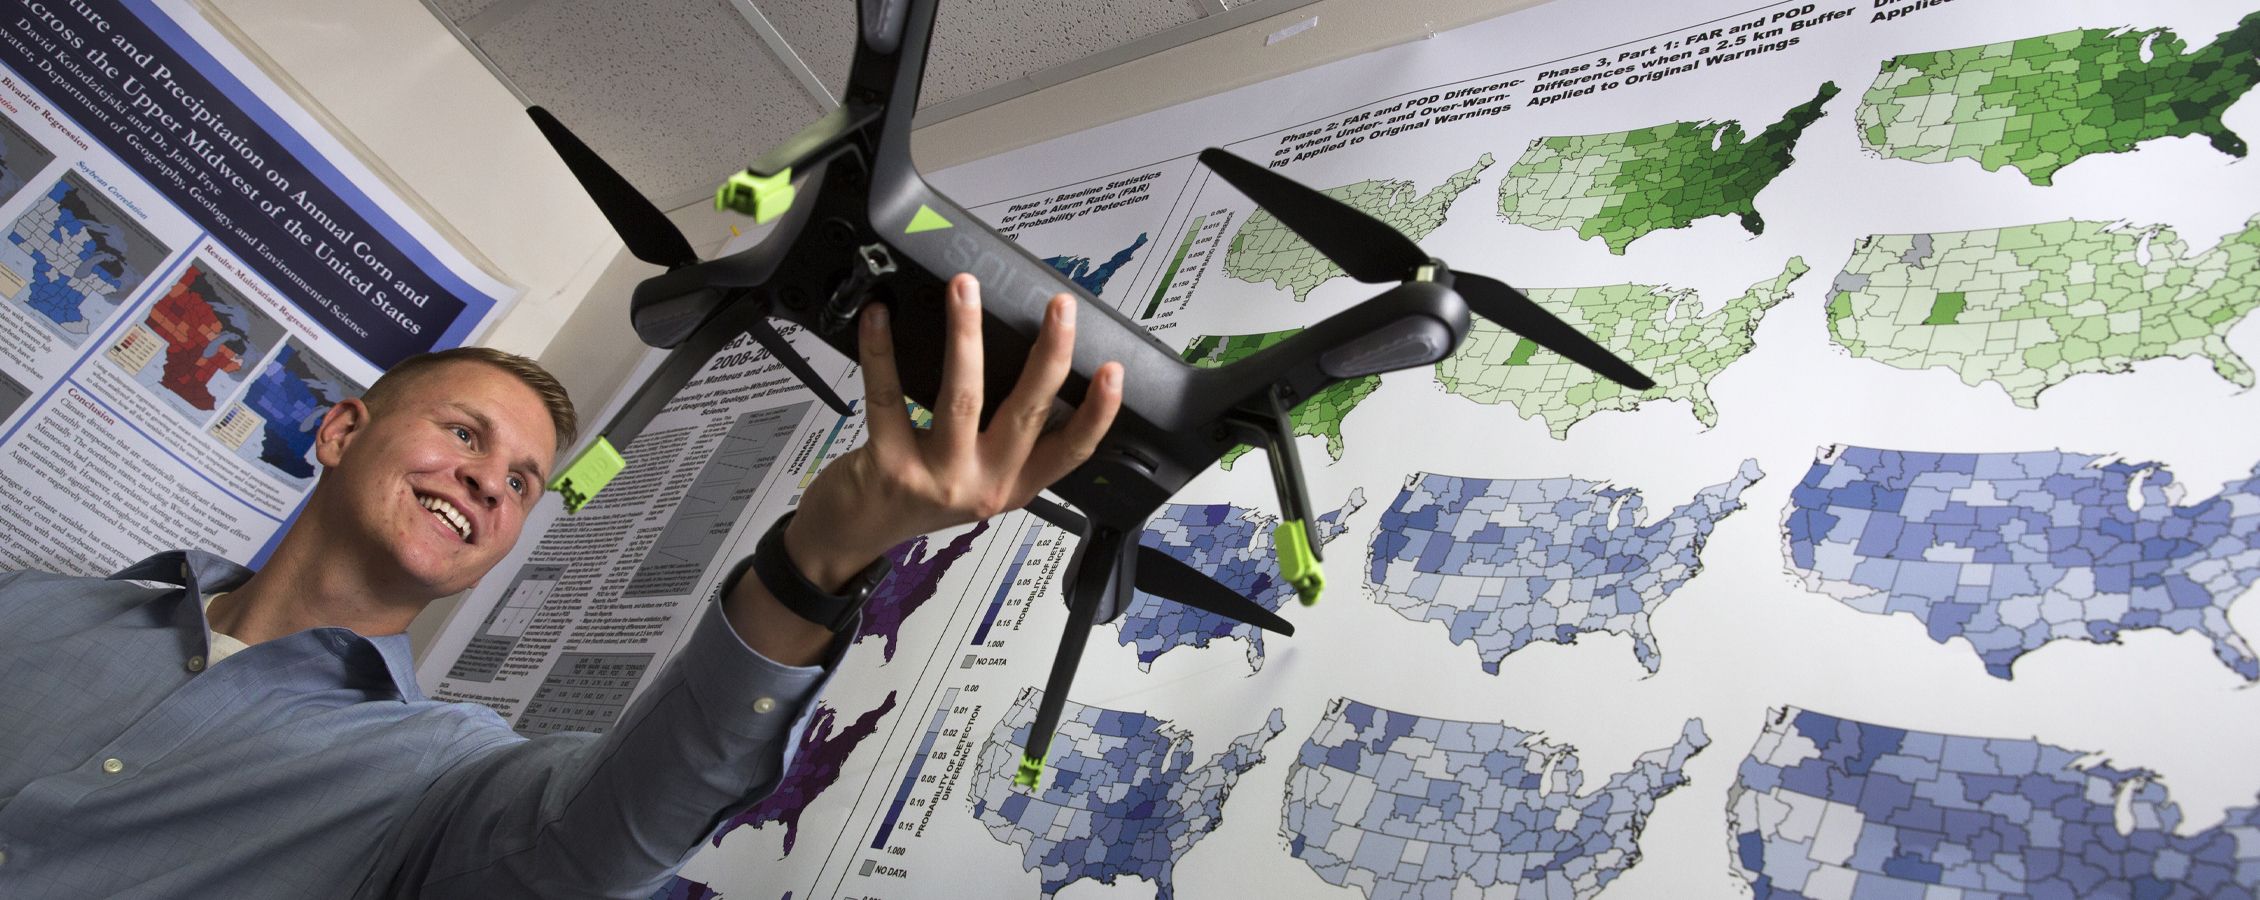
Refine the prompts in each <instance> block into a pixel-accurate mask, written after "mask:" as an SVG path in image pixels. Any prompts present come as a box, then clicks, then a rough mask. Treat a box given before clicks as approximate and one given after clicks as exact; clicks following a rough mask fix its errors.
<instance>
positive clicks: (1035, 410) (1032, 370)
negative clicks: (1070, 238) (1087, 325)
mask: <svg viewBox="0 0 2260 900" xmlns="http://www.w3.org/2000/svg"><path fill="white" fill-rule="evenodd" d="M1074 362H1075V298H1074V297H1073V296H1071V295H1068V294H1060V295H1058V296H1056V297H1053V298H1052V300H1051V305H1049V306H1047V307H1045V309H1044V326H1043V330H1042V332H1040V333H1039V334H1037V336H1036V346H1034V347H1032V348H1029V350H1028V363H1027V365H1025V366H1023V367H1022V368H1021V370H1020V383H1018V384H1015V385H1013V387H1012V396H1010V397H1006V398H1005V402H1004V403H1003V404H1002V405H1001V406H999V407H997V417H996V419H995V420H994V421H992V422H990V423H989V431H990V432H991V433H992V434H993V435H994V436H993V437H991V438H989V440H992V441H998V442H1001V443H1000V444H996V445H992V446H991V447H989V448H988V449H989V451H990V458H992V459H1005V460H1020V459H1023V458H1026V457H1027V455H1028V448H1030V447H1033V446H1035V444H1036V438H1037V437H1038V436H1039V435H1041V434H1042V433H1043V430H1044V421H1045V420H1046V419H1048V418H1049V417H1050V416H1051V411H1052V398H1054V397H1057V396H1059V386H1060V385H1061V384H1064V383H1065V382H1066V381H1067V373H1068V371H1069V367H1070V366H1072V365H1073V364H1074ZM998 432H1001V434H998Z"/></svg>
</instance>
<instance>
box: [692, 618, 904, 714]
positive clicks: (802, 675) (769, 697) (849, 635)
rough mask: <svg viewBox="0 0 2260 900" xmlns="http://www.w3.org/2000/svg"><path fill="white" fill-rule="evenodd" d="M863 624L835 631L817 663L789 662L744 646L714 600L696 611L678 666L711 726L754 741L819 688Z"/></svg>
mask: <svg viewBox="0 0 2260 900" xmlns="http://www.w3.org/2000/svg"><path fill="white" fill-rule="evenodd" d="M723 596H728V594H727V592H725V593H724V594H723ZM862 624H863V619H862V617H861V616H860V615H859V616H857V617H856V620H855V622H854V623H852V624H851V625H849V627H848V628H847V630H845V631H842V632H840V633H839V634H837V635H834V636H833V637H832V643H831V646H829V647H827V648H826V649H825V651H824V660H823V662H822V663H820V664H818V665H813V666H788V665H784V664H782V663H779V662H776V661H774V660H771V659H770V658H768V657H766V656H762V655H761V654H760V653H759V652H757V651H755V650H754V649H753V648H752V647H748V646H746V643H745V641H744V640H743V639H742V638H739V637H738V632H737V630H736V629H733V628H731V627H730V620H729V618H728V617H727V616H725V615H723V612H722V604H721V602H720V601H716V602H713V603H709V604H707V609H706V612H705V613H704V614H703V615H701V616H699V621H698V624H697V625H696V626H695V630H694V631H692V633H691V639H690V641H689V643H687V644H685V645H684V647H683V652H682V655H681V657H680V658H679V661H678V662H677V665H680V666H682V668H683V678H684V680H685V681H687V682H688V683H689V684H690V688H691V695H692V696H693V697H695V698H696V699H697V700H698V705H699V710H700V711H701V712H703V713H705V715H706V718H707V721H708V722H710V723H712V724H713V726H714V727H716V728H720V729H722V730H724V731H728V732H730V733H732V734H736V735H739V736H742V737H747V738H753V739H756V740H775V739H778V738H781V737H783V736H784V735H785V733H786V731H787V730H788V729H790V728H791V727H792V725H793V723H794V722H795V721H797V720H799V719H800V718H801V717H802V716H803V714H804V713H805V712H806V711H807V709H808V707H809V706H810V705H811V704H813V703H814V702H815V700H816V697H817V696H818V695H819V694H821V693H822V692H823V688H824V684H825V683H826V682H828V681H830V680H831V675H832V670H833V669H835V668H836V667H837V666H838V664H839V661H840V657H842V656H844V655H846V653H847V650H848V647H849V645H851V644H853V643H855V634H856V630H857V628H858V627H859V626H861V625H862Z"/></svg>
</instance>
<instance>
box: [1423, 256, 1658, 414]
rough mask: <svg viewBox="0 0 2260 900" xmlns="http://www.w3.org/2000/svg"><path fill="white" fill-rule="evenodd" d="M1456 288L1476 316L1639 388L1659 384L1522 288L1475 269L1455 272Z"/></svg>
mask: <svg viewBox="0 0 2260 900" xmlns="http://www.w3.org/2000/svg"><path fill="white" fill-rule="evenodd" d="M1452 290H1454V291H1457V292H1459V295H1460V299H1462V300H1466V301H1467V308H1468V309H1469V310H1470V311H1472V312H1474V313H1475V314H1476V315H1479V316H1482V317H1484V318H1486V319H1490V320H1491V321H1493V322H1497V323H1499V326H1500V327H1502V328H1505V329H1507V330H1508V331H1512V332H1514V333H1516V334H1519V335H1522V336H1523V337H1526V338H1529V339H1530V341H1531V343H1534V344H1537V345H1538V346H1540V347H1544V348H1546V349H1548V350H1552V351H1554V352H1555V353H1559V354H1561V355H1562V356H1563V357H1564V358H1566V359H1568V360H1569V361H1570V362H1574V363H1577V364H1578V365H1581V366H1584V367H1586V368H1588V369H1592V370H1593V371H1595V372H1598V373H1600V374H1601V376H1602V377H1604V378H1607V379H1609V380H1610V381H1614V382H1616V383H1618V384H1621V385H1624V386H1625V387H1628V388H1631V389H1633V390H1636V391H1645V390H1647V389H1649V388H1652V387H1655V386H1656V382H1655V380H1654V379H1652V378H1649V377H1648V376H1646V375H1642V374H1640V372H1639V370H1637V369H1634V368H1633V367H1632V366H1631V365H1630V364H1628V363H1626V362H1625V361H1624V360H1621V359H1618V358H1617V357H1616V354H1614V353H1610V352H1609V351H1608V348H1606V347H1603V346H1601V345H1600V344H1596V343H1594V342H1593V339H1592V338H1589V337H1586V336H1585V335H1584V334H1582V333H1580V332H1579V331H1578V330H1577V329H1575V328H1572V327H1570V324H1569V323H1568V322H1564V321H1562V320H1561V319H1558V318H1555V317H1554V314H1553V313H1550V312H1547V311H1546V309H1545V307H1542V306H1539V305H1538V304H1536V303H1534V302H1531V299H1530V298H1529V297H1526V296H1524V295H1523V293H1522V292H1521V291H1518V290H1515V289H1514V288H1512V287H1509V286H1507V283H1506V282H1503V281H1500V280H1498V279H1496V278H1491V277H1488V276H1484V275H1477V274H1475V273H1474V272H1453V273H1452Z"/></svg>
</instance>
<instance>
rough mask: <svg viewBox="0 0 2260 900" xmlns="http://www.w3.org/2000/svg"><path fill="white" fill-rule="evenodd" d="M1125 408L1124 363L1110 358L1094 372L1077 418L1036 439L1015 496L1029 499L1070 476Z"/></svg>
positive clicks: (1089, 455) (1094, 448)
mask: <svg viewBox="0 0 2260 900" xmlns="http://www.w3.org/2000/svg"><path fill="white" fill-rule="evenodd" d="M1121 408H1122V364H1121V363H1118V362H1110V363H1107V364H1106V365H1103V366H1100V367H1099V370H1098V371H1097V372H1094V373H1092V375H1091V387H1090V390H1087V391H1085V392H1083V405H1082V406H1079V407H1076V409H1075V416H1074V418H1071V419H1069V420H1067V427H1065V428H1062V429H1060V430H1059V431H1057V432H1054V433H1052V434H1049V435H1046V436H1044V438H1043V440H1040V441H1038V442H1036V449H1035V450H1034V451H1033V452H1031V453H1029V454H1028V462H1027V463H1026V464H1025V465H1023V466H1021V467H1020V483H1019V484H1018V485H1017V486H1016V490H1015V492H1014V496H1016V497H1019V498H1022V500H1023V502H1025V498H1028V497H1033V496H1035V495H1036V492H1037V491H1039V490H1042V489H1044V488H1046V487H1049V486H1050V485H1051V483H1052V482H1055V481H1058V480H1060V479H1061V478H1064V477H1066V476H1067V473H1069V472H1072V471H1075V467H1076V466H1080V465H1082V464H1083V461H1084V460H1086V459H1090V458H1091V451H1093V450H1096V449H1098V446H1099V439H1100V438H1102V437H1105V436H1106V430H1107V429H1108V428H1109V427H1112V426H1113V425H1114V414H1115V411H1116V410H1119V409H1121Z"/></svg>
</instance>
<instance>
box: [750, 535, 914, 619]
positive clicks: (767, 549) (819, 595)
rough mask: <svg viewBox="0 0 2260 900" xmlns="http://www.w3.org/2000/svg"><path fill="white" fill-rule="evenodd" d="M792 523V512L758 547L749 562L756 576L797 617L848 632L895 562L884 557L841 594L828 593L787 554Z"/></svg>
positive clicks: (867, 567)
mask: <svg viewBox="0 0 2260 900" xmlns="http://www.w3.org/2000/svg"><path fill="white" fill-rule="evenodd" d="M792 520H793V513H790V512H788V513H786V514H784V515H783V516H781V517H779V518H778V519H777V523H776V524H774V525H771V526H769V531H768V532H767V533H764V534H763V535H762V536H761V540H760V542H759V543H756V544H755V545H754V547H753V558H752V559H751V560H749V562H750V563H751V565H752V568H753V576H754V577H756V578H759V579H761V584H762V586H763V587H766V588H768V589H769V593H770V595H771V596H774V597H776V598H777V602H779V603H783V604H784V605H785V608H786V609H789V610H792V612H793V615H796V616H799V617H801V618H803V619H807V620H808V621H810V622H814V623H816V624H818V625H822V626H824V628H825V629H826V630H828V631H832V632H840V631H845V630H847V627H848V626H849V625H851V624H853V623H854V622H855V616H856V614H857V613H859V612H862V611H863V604H865V603H867V602H869V601H870V599H871V592H872V591H874V590H876V589H878V587H879V584H880V583H881V582H883V581H885V580H886V579H887V575H888V573H889V572H891V571H893V569H894V560H892V559H889V558H887V557H886V556H884V555H882V556H880V557H879V558H878V559H876V560H874V561H872V563H871V564H870V565H868V566H865V567H863V571H861V572H857V573H856V574H855V577H853V578H850V579H848V582H847V584H845V585H842V586H841V588H840V593H837V594H830V593H825V592H824V590H823V589H822V588H819V587H817V586H816V584H815V583H814V582H811V581H809V580H808V577H807V576H805V575H802V574H801V571H800V567H799V566H796V565H794V564H793V559H792V556H791V555H789V554H787V553H786V552H785V527H786V526H787V525H790V524H791V523H792Z"/></svg>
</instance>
